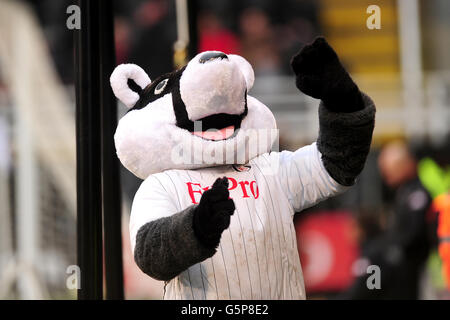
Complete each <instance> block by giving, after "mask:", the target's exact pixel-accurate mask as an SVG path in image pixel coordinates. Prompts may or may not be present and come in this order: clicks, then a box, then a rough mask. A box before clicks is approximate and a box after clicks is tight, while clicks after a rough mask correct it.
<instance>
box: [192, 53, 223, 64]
mask: <svg viewBox="0 0 450 320" xmlns="http://www.w3.org/2000/svg"><path fill="white" fill-rule="evenodd" d="M216 59H226V60H228V56H227V55H226V54H225V53H223V52H206V53H204V54H202V55H201V56H200V59H199V61H198V62H200V63H206V62H208V61H211V60H216Z"/></svg>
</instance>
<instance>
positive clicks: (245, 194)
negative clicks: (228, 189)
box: [239, 181, 250, 198]
mask: <svg viewBox="0 0 450 320" xmlns="http://www.w3.org/2000/svg"><path fill="white" fill-rule="evenodd" d="M239 184H240V185H241V189H242V193H243V194H244V195H243V198H250V197H249V195H248V194H247V190H246V188H245V185H246V184H248V181H241V182H239Z"/></svg>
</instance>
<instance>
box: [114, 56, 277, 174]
mask: <svg viewBox="0 0 450 320" xmlns="http://www.w3.org/2000/svg"><path fill="white" fill-rule="evenodd" d="M222 55H223V56H222ZM208 56H209V57H214V58H209V59H208V60H205V53H201V54H198V55H197V56H196V57H194V58H193V59H192V60H191V61H190V62H189V64H188V65H187V66H185V67H183V68H181V69H179V70H176V71H174V72H172V73H169V74H166V75H163V76H160V77H158V78H157V79H156V80H154V81H152V82H150V79H149V78H148V76H147V74H146V73H145V71H144V70H142V69H141V68H140V67H138V66H136V65H133V64H126V65H121V66H118V67H117V68H116V70H114V72H113V74H112V75H111V86H112V88H113V91H114V93H115V95H116V96H117V97H118V98H119V99H120V100H121V101H122V102H123V103H124V104H125V105H126V106H127V107H128V108H130V110H129V112H128V113H127V114H126V115H125V116H124V117H123V118H122V119H121V120H120V121H119V125H118V127H117V130H116V134H115V143H116V149H117V154H118V156H119V159H120V160H121V162H122V164H123V165H124V166H125V167H126V168H127V169H128V170H130V171H131V172H133V173H134V174H135V175H136V176H138V177H139V178H142V179H145V178H147V177H148V176H149V175H150V174H152V173H156V172H161V171H164V170H167V169H195V168H200V167H205V166H213V165H221V164H223V163H228V164H232V163H235V162H236V160H235V154H236V150H237V149H241V150H249V152H248V153H246V154H245V159H243V160H241V162H242V164H243V163H246V162H247V161H248V160H249V159H251V158H253V157H255V156H257V155H259V154H261V153H265V152H268V151H270V147H271V143H267V144H266V147H267V148H266V149H261V148H259V150H253V149H254V148H247V147H246V145H257V144H258V141H257V137H256V136H255V135H253V134H251V132H250V131H249V130H247V129H254V130H258V129H265V130H270V129H276V123H275V119H274V117H273V114H272V112H271V111H270V110H269V109H268V108H267V107H266V106H265V105H264V104H262V103H261V102H260V101H258V100H257V99H255V98H253V97H251V96H250V95H248V91H249V90H250V89H251V87H252V86H253V81H254V73H253V69H252V67H251V66H250V64H249V63H248V62H247V61H246V60H245V59H244V58H242V57H240V56H237V55H224V54H223V53H220V52H214V51H212V52H211V51H210V52H207V53H206V57H208ZM202 57H203V58H202ZM130 80H132V81H133V82H134V83H133V82H132V81H130ZM133 89H134V90H136V91H137V92H136V91H134V90H133ZM195 121H201V125H202V131H206V130H209V129H213V128H214V129H222V128H225V127H227V126H229V125H234V127H235V130H236V131H235V133H234V134H233V136H231V137H230V138H228V139H225V140H220V141H211V140H207V139H204V138H202V137H199V136H195V135H193V134H192V132H193V131H194V122H195ZM239 129H244V130H239ZM273 138H275V137H273ZM271 142H273V141H271ZM211 149H215V150H219V151H221V152H222V153H223V155H224V156H223V158H222V159H219V160H218V161H217V162H215V163H205V161H204V159H206V158H207V156H205V153H207V152H211ZM162 150H164V152H161V151H162ZM183 150H192V157H193V159H192V161H180V158H181V156H182V155H181V153H182V152H183ZM177 152H181V153H180V154H178V153H177ZM255 152H257V153H255Z"/></svg>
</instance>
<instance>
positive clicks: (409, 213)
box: [338, 142, 433, 299]
mask: <svg viewBox="0 0 450 320" xmlns="http://www.w3.org/2000/svg"><path fill="white" fill-rule="evenodd" d="M378 166H379V169H380V173H381V175H382V178H383V180H384V182H385V183H386V185H387V186H388V187H389V188H390V189H391V190H392V192H393V193H394V203H393V214H392V216H389V217H388V219H387V224H386V229H385V231H384V232H383V233H381V234H380V235H379V236H376V237H373V238H371V239H367V240H366V241H365V244H364V245H363V246H362V257H361V259H360V260H359V261H360V262H361V263H360V266H362V268H361V270H360V271H361V272H360V273H361V274H360V275H359V277H358V278H357V279H356V281H355V282H354V284H353V285H352V287H351V288H350V289H348V290H347V291H345V292H344V293H342V294H340V295H339V296H338V298H339V299H418V298H419V294H420V292H419V291H420V290H419V282H420V277H421V273H422V269H423V267H424V264H425V261H426V259H427V257H428V254H429V251H430V249H431V247H432V245H433V240H432V237H431V236H430V228H431V224H429V223H427V212H428V210H429V208H430V204H431V197H430V195H429V194H428V192H427V191H426V189H425V188H424V187H423V186H422V184H421V182H420V180H419V178H418V176H417V161H416V159H415V158H414V157H413V155H412V154H411V152H410V151H409V150H408V147H407V146H406V145H405V144H404V143H402V142H392V143H389V144H387V145H386V146H385V147H383V149H382V150H381V152H380V155H379V157H378ZM369 265H376V266H378V267H379V268H380V274H381V282H380V284H381V288H380V289H376V288H375V289H372V290H370V289H369V288H368V278H369V277H370V276H371V275H372V273H366V271H367V270H366V268H367V267H368V266H369Z"/></svg>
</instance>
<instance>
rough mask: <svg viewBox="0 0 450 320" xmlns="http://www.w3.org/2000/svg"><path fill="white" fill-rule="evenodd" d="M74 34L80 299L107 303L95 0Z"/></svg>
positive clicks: (85, 7) (85, 3)
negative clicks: (104, 291)
mask: <svg viewBox="0 0 450 320" xmlns="http://www.w3.org/2000/svg"><path fill="white" fill-rule="evenodd" d="M78 4H79V7H80V9H81V29H80V30H76V31H75V64H76V140H77V254H78V266H79V267H80V270H81V275H80V279H81V284H80V285H81V287H80V289H79V290H78V299H80V300H87V299H102V298H103V292H102V290H103V268H102V267H103V264H102V262H103V250H102V205H101V199H102V190H101V154H100V152H101V140H100V129H101V127H100V108H99V106H100V83H99V76H98V75H99V71H98V69H99V52H98V43H99V38H98V34H99V33H98V20H99V19H98V17H99V10H98V4H97V1H89V0H79V2H78Z"/></svg>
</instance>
